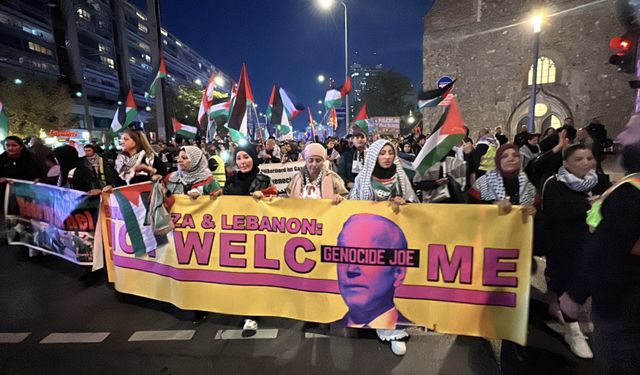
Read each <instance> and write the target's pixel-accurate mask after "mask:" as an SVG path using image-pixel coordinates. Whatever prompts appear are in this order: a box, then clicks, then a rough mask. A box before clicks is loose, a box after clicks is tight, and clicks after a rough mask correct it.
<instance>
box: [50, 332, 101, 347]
mask: <svg viewBox="0 0 640 375" xmlns="http://www.w3.org/2000/svg"><path fill="white" fill-rule="evenodd" d="M110 334H111V332H73V333H60V332H56V333H52V334H50V335H49V336H47V337H45V338H44V339H42V341H40V344H91V343H99V342H103V341H104V339H106V338H107V336H109V335H110Z"/></svg>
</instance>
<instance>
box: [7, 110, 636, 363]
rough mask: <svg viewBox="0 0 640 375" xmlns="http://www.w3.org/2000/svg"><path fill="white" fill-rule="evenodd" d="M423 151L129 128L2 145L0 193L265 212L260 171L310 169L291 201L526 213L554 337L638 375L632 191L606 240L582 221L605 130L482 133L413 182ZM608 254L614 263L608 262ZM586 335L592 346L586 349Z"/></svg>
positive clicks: (620, 199)
mask: <svg viewBox="0 0 640 375" xmlns="http://www.w3.org/2000/svg"><path fill="white" fill-rule="evenodd" d="M637 127H638V126H637V125H636V126H635V128H637ZM633 132H636V133H637V130H633V131H632V132H631V133H632V135H631V136H629V137H627V138H628V139H631V140H626V141H623V142H626V144H623V148H622V151H621V154H622V159H623V166H624V167H625V168H626V170H627V171H628V172H629V173H637V172H638V171H640V167H639V166H638V164H640V162H639V160H640V152H639V149H640V137H639V136H638V135H637V134H635V133H633ZM627 133H629V131H628V130H627ZM427 139H428V134H427V135H425V134H420V133H419V132H414V133H412V134H409V135H407V136H404V137H401V136H398V137H381V136H379V135H373V136H370V135H368V134H365V133H364V132H363V131H362V130H361V129H360V128H358V127H354V128H353V131H352V133H351V134H349V135H347V136H346V137H345V138H335V137H328V138H326V139H324V140H323V142H320V140H318V139H317V138H316V139H314V140H309V141H307V142H305V141H294V140H287V141H282V140H280V141H278V140H276V139H274V138H269V139H266V140H265V141H264V142H263V141H256V142H253V143H251V142H247V141H244V140H243V141H241V142H238V143H234V142H231V141H230V139H229V138H225V137H221V136H216V137H215V140H214V142H211V143H205V142H202V141H188V140H178V142H177V143H176V142H171V143H167V144H165V143H154V144H151V143H150V142H149V141H148V140H147V138H146V136H145V134H144V131H142V130H141V129H135V128H129V129H127V130H125V131H124V132H123V134H122V136H121V140H120V141H121V150H120V151H118V150H117V149H116V148H115V147H113V146H110V147H104V146H100V145H98V144H96V143H95V142H93V143H89V144H86V145H84V146H79V145H76V146H72V145H64V146H60V147H57V148H55V149H54V150H51V149H49V148H48V147H46V146H45V145H44V144H43V143H42V141H41V140H40V139H39V138H37V137H32V138H31V139H30V140H29V142H28V144H26V143H25V142H24V141H23V140H22V139H21V138H18V137H15V136H9V137H7V138H6V139H5V142H4V146H5V150H6V151H5V152H4V153H3V154H2V155H0V182H2V181H5V179H6V178H13V179H22V180H30V181H34V180H38V181H40V182H43V183H49V184H53V185H57V186H62V187H68V188H73V189H77V190H81V191H85V192H88V193H90V194H100V193H101V192H102V191H108V190H109V189H111V188H112V187H117V186H123V185H127V184H133V183H137V182H141V181H147V180H151V179H155V180H161V181H163V183H164V186H165V189H166V192H167V196H171V195H172V194H187V195H189V196H191V197H192V198H196V197H198V196H200V195H220V194H223V195H252V196H254V197H255V198H257V199H261V198H263V197H268V196H273V195H276V194H277V190H276V189H275V188H274V186H273V185H272V183H271V180H270V178H269V176H268V175H265V174H263V173H262V172H261V171H260V169H259V168H258V165H260V164H263V163H288V162H294V161H304V163H305V168H304V169H303V170H302V171H300V172H299V173H298V174H297V175H296V176H295V177H294V178H293V180H292V181H291V183H290V184H289V186H288V187H287V196H289V197H293V198H302V199H318V198H325V199H331V200H332V201H333V202H334V204H339V203H340V201H342V200H344V199H356V200H372V201H390V202H391V203H392V204H393V205H394V207H395V209H398V208H399V207H400V206H402V205H404V204H406V203H420V202H427V203H484V204H495V205H497V206H498V209H499V211H500V212H501V213H503V214H507V213H509V212H510V211H511V210H512V209H513V206H524V208H525V209H524V211H525V213H526V214H528V215H531V216H532V217H533V218H534V222H535V236H534V238H535V240H534V252H535V253H536V254H537V255H541V256H546V259H547V269H546V276H547V280H548V285H549V290H550V293H551V296H550V301H551V303H550V304H549V313H550V316H551V317H552V318H553V319H555V320H556V322H557V323H560V324H561V325H562V327H563V336H564V339H565V341H566V342H567V344H568V345H569V346H570V348H571V350H572V352H573V353H574V354H575V355H576V356H578V357H581V358H592V357H593V353H592V350H591V347H590V346H594V348H597V352H596V358H597V359H598V357H599V359H600V360H601V366H602V367H601V368H603V369H613V370H611V371H610V373H625V372H624V371H627V370H629V369H631V370H632V372H633V371H636V370H637V372H635V373H640V367H638V366H639V365H638V362H637V361H631V360H630V359H629V358H630V356H632V357H636V353H637V349H639V348H640V347H639V345H640V344H639V343H638V342H639V341H640V340H637V337H638V336H634V335H637V334H638V333H640V332H639V331H640V324H639V323H638V321H640V320H638V319H637V313H638V312H640V302H639V301H640V295H639V290H640V286H639V285H640V283H638V277H639V276H640V272H638V271H640V261H639V259H640V258H638V256H635V255H631V249H632V248H634V246H635V247H640V245H639V244H638V243H636V242H635V241H638V238H640V228H639V226H638V223H640V219H639V218H638V213H640V190H637V189H633V188H629V187H626V186H624V187H622V188H618V189H617V190H615V192H614V193H612V194H611V196H610V197H608V198H607V200H606V201H604V202H603V204H602V209H601V211H602V217H603V218H604V219H603V221H602V222H603V224H602V225H601V226H600V227H599V228H603V229H602V230H596V232H595V235H592V234H591V233H592V231H593V228H589V226H588V225H587V222H586V218H587V212H588V211H589V210H590V209H591V207H592V204H593V203H594V202H595V201H597V199H598V198H599V197H600V196H601V195H602V194H604V193H605V192H606V191H608V190H607V189H609V188H610V186H611V182H610V181H609V178H608V175H606V174H605V173H604V171H603V168H602V162H603V160H604V157H605V150H606V149H608V148H610V147H611V146H612V144H611V141H610V140H609V139H608V138H607V134H606V131H605V128H604V126H603V125H602V124H600V123H599V121H597V120H596V119H594V120H593V121H592V122H591V123H590V124H589V125H587V126H585V127H584V128H580V129H577V128H576V127H575V126H574V124H573V120H572V119H571V118H567V119H565V122H564V124H563V125H562V126H561V127H559V128H557V129H554V128H548V129H545V130H544V132H543V133H542V134H538V133H533V134H532V133H530V132H529V131H528V129H527V128H526V126H524V127H523V128H522V129H521V131H520V132H518V133H517V134H516V135H515V136H514V137H513V139H508V138H507V136H506V135H505V134H504V133H503V132H502V129H501V128H500V127H497V128H495V129H490V128H481V129H479V131H478V132H477V134H471V132H469V131H467V134H466V136H465V137H464V139H463V140H462V141H461V142H460V143H459V144H457V145H456V146H454V147H453V148H452V149H451V151H450V152H449V153H448V154H447V155H446V156H445V157H443V158H442V160H441V161H440V162H439V163H436V164H435V165H434V166H432V167H431V169H430V170H429V173H427V174H425V175H423V176H419V177H411V176H408V175H407V173H406V171H405V168H403V165H405V163H413V162H414V161H415V160H416V158H420V152H421V151H422V148H423V146H424V145H425V142H426V140H427ZM81 155H82V156H81ZM607 194H608V193H607ZM606 228H608V229H606ZM605 244H606V245H605ZM614 244H615V246H617V249H616V251H611V252H608V250H609V246H614ZM603 247H604V248H603ZM634 249H635V248H634ZM634 251H635V250H634ZM638 251H640V250H638ZM594 262H598V263H594ZM603 267H604V268H603ZM604 269H606V270H607V271H606V272H605V271H603V270H604ZM588 297H592V298H593V302H592V306H593V311H592V313H593V314H592V315H591V317H590V316H589V314H584V311H583V310H584V309H582V310H581V309H580V308H578V306H582V305H583V304H584V302H585V300H586V299H587V298H588ZM586 305H588V304H586ZM578 310H580V311H581V312H580V313H577V311H578ZM578 315H580V317H581V319H578ZM579 320H582V322H581V321H579ZM594 326H595V333H594V331H593V328H594ZM244 328H245V329H248V330H255V329H257V318H256V317H247V319H246V320H245V325H244ZM378 334H379V337H380V338H381V339H383V340H386V341H390V342H391V348H392V350H393V352H394V353H396V354H398V355H402V354H404V352H405V350H406V344H405V337H406V336H407V334H406V331H404V330H379V332H378ZM591 335H593V337H594V340H593V341H589V342H592V345H589V342H588V341H587V336H591ZM612 342H613V343H614V344H613V345H614V346H613V347H615V348H616V349H615V350H613V349H612V348H613V347H612V346H611V345H612V344H611V343H612ZM620 369H621V371H622V372H615V371H617V370H620ZM629 373H631V372H629Z"/></svg>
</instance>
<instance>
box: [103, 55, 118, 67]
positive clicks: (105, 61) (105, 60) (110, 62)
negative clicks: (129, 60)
mask: <svg viewBox="0 0 640 375" xmlns="http://www.w3.org/2000/svg"><path fill="white" fill-rule="evenodd" d="M100 61H102V63H103V64H105V65H106V66H108V67H109V68H111V69H115V68H116V64H115V62H114V61H113V59H112V58H110V57H107V56H100Z"/></svg>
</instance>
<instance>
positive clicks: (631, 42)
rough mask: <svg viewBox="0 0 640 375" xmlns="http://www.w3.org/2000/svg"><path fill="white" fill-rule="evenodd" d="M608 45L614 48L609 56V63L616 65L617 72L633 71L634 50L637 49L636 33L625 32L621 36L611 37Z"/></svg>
mask: <svg viewBox="0 0 640 375" xmlns="http://www.w3.org/2000/svg"><path fill="white" fill-rule="evenodd" d="M609 47H610V48H612V49H614V50H616V53H615V54H614V55H611V57H610V58H609V63H611V64H613V65H615V66H617V67H618V71H619V72H625V73H635V71H636V52H637V50H638V37H637V35H634V34H631V33H626V34H625V35H623V36H616V37H613V38H611V41H610V42H609Z"/></svg>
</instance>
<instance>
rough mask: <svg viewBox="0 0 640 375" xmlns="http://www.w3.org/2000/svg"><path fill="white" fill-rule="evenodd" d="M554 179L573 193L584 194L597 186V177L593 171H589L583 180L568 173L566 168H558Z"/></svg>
mask: <svg viewBox="0 0 640 375" xmlns="http://www.w3.org/2000/svg"><path fill="white" fill-rule="evenodd" d="M556 179H557V180H558V181H560V182H562V183H564V184H565V185H567V187H568V188H569V189H571V190H573V191H577V192H580V193H584V192H586V191H590V190H591V189H593V188H594V187H595V186H596V185H597V184H598V175H597V174H596V171H595V170H593V169H592V170H590V171H589V172H588V173H587V174H586V175H585V176H584V178H580V177H578V176H576V175H574V174H573V173H571V172H569V171H568V170H567V168H565V167H560V169H558V174H557V175H556Z"/></svg>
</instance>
